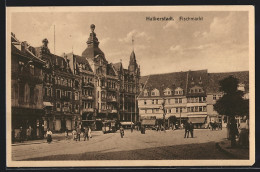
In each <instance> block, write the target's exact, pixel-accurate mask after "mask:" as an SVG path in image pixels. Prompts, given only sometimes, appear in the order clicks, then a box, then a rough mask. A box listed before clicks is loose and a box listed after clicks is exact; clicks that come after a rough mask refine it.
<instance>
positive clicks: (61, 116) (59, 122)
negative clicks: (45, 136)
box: [35, 39, 81, 131]
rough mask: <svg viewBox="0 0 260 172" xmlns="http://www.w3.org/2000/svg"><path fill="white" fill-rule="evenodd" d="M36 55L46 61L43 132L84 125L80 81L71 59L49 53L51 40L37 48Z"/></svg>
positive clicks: (44, 41)
mask: <svg viewBox="0 0 260 172" xmlns="http://www.w3.org/2000/svg"><path fill="white" fill-rule="evenodd" d="M35 51H36V55H37V56H38V57H39V58H40V59H42V60H43V61H45V63H46V65H45V68H44V70H43V72H44V84H43V104H44V106H45V107H44V109H45V116H44V130H45V131H46V130H47V128H50V129H51V130H52V131H65V129H66V128H67V129H68V130H72V129H73V128H75V127H76V126H77V125H78V124H79V123H80V121H81V116H80V93H81V78H80V76H79V75H77V74H73V72H72V70H71V68H70V64H69V59H68V58H67V57H66V56H64V57H61V56H57V55H54V54H52V53H50V51H49V49H48V40H47V39H44V40H43V45H42V46H41V47H37V48H35Z"/></svg>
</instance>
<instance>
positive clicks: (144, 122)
mask: <svg viewBox="0 0 260 172" xmlns="http://www.w3.org/2000/svg"><path fill="white" fill-rule="evenodd" d="M155 121H156V120H155V119H143V120H142V125H155Z"/></svg>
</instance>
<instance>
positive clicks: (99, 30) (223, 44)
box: [11, 11, 249, 76]
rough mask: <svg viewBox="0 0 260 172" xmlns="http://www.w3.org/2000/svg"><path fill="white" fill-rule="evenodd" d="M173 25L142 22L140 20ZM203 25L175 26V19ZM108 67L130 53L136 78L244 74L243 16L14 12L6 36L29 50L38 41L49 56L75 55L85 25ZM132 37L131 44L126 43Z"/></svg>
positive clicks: (246, 47)
mask: <svg viewBox="0 0 260 172" xmlns="http://www.w3.org/2000/svg"><path fill="white" fill-rule="evenodd" d="M153 16H155V17H170V16H171V17H173V18H174V21H147V20H146V17H153ZM180 16H183V17H203V21H179V17H180ZM91 24H95V26H96V29H95V33H96V35H97V38H98V40H99V42H100V44H99V47H100V49H101V50H102V51H103V52H104V53H105V57H106V59H107V61H108V62H109V63H117V62H120V59H121V60H122V63H123V67H124V68H127V67H128V64H129V59H130V54H131V52H132V50H133V49H134V52H135V54H136V60H137V63H138V64H139V65H140V67H141V75H142V76H145V75H149V74H159V73H170V72H179V71H187V70H202V69H207V70H208V72H210V73H212V72H231V71H245V70H249V28H248V12H242V11H240V12H239V11H238V12H236V11H233V12H228V11H227V12H225V11H219V12H207V11H201V12H196V11H194V12H187V11H179V12H178V11H177V12H175V11H172V12H15V13H12V17H11V31H12V32H13V33H14V34H15V35H16V37H17V38H18V40H20V41H27V42H28V43H29V44H30V45H32V46H34V47H38V46H41V44H42V43H41V41H42V40H43V39H44V38H47V39H48V40H49V45H48V46H49V49H50V51H51V52H52V53H54V25H55V54H56V55H62V54H63V53H70V52H72V51H73V53H74V54H77V55H81V54H82V52H83V51H84V50H85V49H86V47H87V44H86V41H87V39H88V37H89V34H90V32H91V31H90V25H91ZM132 37H133V38H134V44H132Z"/></svg>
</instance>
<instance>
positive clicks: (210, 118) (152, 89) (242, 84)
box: [138, 70, 249, 128]
mask: <svg viewBox="0 0 260 172" xmlns="http://www.w3.org/2000/svg"><path fill="white" fill-rule="evenodd" d="M229 75H233V76H234V77H236V78H238V79H239V87H238V89H240V90H242V91H244V93H245V96H244V97H245V98H248V93H249V89H248V87H249V78H248V77H249V72H247V71H245V72H232V73H208V72H207V70H199V71H187V72H175V73H168V74H158V75H149V76H148V77H145V78H146V80H145V81H142V85H143V88H142V91H141V93H140V95H139V96H138V109H139V115H140V118H141V121H142V119H147V118H150V119H156V120H157V121H158V120H161V119H163V109H162V107H163V106H162V103H163V102H165V106H164V108H165V112H166V115H165V118H166V120H167V124H168V126H170V120H169V117H171V116H175V117H176V119H177V124H178V125H181V123H184V122H185V121H187V120H189V121H191V122H193V123H194V127H195V128H207V127H208V126H209V123H210V122H215V121H216V122H222V123H223V124H222V125H223V126H225V123H226V121H227V120H226V117H225V116H223V115H221V114H217V112H216V111H214V108H213V106H214V104H215V103H216V100H217V99H219V98H220V97H221V96H222V95H223V94H222V93H221V92H219V81H220V80H222V79H224V78H225V77H228V76H229ZM238 122H239V121H238ZM156 124H158V122H157V123H151V125H156Z"/></svg>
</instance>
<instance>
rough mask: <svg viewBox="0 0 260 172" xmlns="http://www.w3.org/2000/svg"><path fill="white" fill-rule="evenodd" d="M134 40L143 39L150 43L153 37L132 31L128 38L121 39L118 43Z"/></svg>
mask: <svg viewBox="0 0 260 172" xmlns="http://www.w3.org/2000/svg"><path fill="white" fill-rule="evenodd" d="M132 38H134V39H135V38H142V39H145V40H146V41H150V40H151V39H153V37H152V36H149V35H148V34H147V33H146V32H139V31H137V30H132V31H130V32H129V33H128V34H127V35H126V37H124V38H119V39H118V41H119V42H131V41H132Z"/></svg>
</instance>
